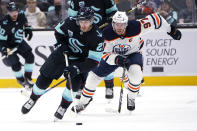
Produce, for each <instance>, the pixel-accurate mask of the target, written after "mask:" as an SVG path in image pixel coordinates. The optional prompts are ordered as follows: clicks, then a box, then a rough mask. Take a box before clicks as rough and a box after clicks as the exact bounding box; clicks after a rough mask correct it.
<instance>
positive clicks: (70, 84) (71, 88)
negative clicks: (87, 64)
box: [64, 53, 77, 115]
mask: <svg viewBox="0 0 197 131" xmlns="http://www.w3.org/2000/svg"><path fill="white" fill-rule="evenodd" d="M64 56H65V61H66V66H69V64H68V56H67V54H66V53H64ZM68 82H69V87H70V93H71V96H72V100H73V103H74V111H75V115H77V110H76V103H75V99H74V94H73V87H72V83H71V77H70V73H69V74H68Z"/></svg>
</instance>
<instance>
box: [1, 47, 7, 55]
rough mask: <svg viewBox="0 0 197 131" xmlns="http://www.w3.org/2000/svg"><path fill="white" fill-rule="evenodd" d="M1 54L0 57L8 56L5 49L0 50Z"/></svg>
mask: <svg viewBox="0 0 197 131" xmlns="http://www.w3.org/2000/svg"><path fill="white" fill-rule="evenodd" d="M1 54H2V56H7V55H8V51H7V48H6V47H2V48H1Z"/></svg>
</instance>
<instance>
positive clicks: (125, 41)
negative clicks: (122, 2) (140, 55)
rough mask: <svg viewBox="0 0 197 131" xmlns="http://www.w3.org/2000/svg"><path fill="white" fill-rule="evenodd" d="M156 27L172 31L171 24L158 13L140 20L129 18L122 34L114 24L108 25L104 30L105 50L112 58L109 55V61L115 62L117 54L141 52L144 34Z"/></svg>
mask: <svg viewBox="0 0 197 131" xmlns="http://www.w3.org/2000/svg"><path fill="white" fill-rule="evenodd" d="M156 29H162V30H164V31H165V32H170V31H171V27H170V25H169V24H168V23H167V22H166V20H165V19H164V18H163V17H162V16H160V15H159V14H157V13H153V14H151V15H148V16H147V17H145V18H143V19H140V20H129V21H128V26H127V28H126V32H125V34H124V35H122V36H119V35H117V34H116V33H115V32H114V30H113V27H112V25H109V26H108V27H106V28H105V29H104V31H103V35H104V38H105V50H104V52H105V53H110V58H109V57H108V62H107V63H109V64H115V63H113V62H114V59H115V57H116V56H117V55H129V54H132V53H134V52H139V51H140V49H141V48H142V47H143V43H144V42H143V39H142V38H141V37H142V35H144V34H146V33H148V32H151V31H154V30H156ZM105 57H106V55H105V56H104V57H103V59H105ZM109 61H111V62H109ZM112 61H113V62H112Z"/></svg>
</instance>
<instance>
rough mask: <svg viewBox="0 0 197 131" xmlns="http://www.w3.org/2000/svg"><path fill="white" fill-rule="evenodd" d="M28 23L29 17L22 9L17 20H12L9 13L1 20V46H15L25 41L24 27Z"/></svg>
mask: <svg viewBox="0 0 197 131" xmlns="http://www.w3.org/2000/svg"><path fill="white" fill-rule="evenodd" d="M25 25H27V19H26V17H25V14H24V12H23V11H20V12H19V14H18V18H17V20H16V21H12V20H11V19H10V16H9V15H6V16H5V17H4V19H2V20H1V21H0V46H5V47H7V48H14V47H16V46H18V44H20V43H21V42H22V41H23V29H24V26H25Z"/></svg>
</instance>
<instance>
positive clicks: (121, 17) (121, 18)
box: [112, 11, 128, 24]
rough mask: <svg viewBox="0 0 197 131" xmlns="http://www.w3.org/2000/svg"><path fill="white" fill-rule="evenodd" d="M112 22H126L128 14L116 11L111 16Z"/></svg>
mask: <svg viewBox="0 0 197 131" xmlns="http://www.w3.org/2000/svg"><path fill="white" fill-rule="evenodd" d="M112 22H115V23H126V24H127V23H128V16H127V15H126V12H122V11H117V12H116V13H115V14H114V16H113V17H112Z"/></svg>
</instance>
